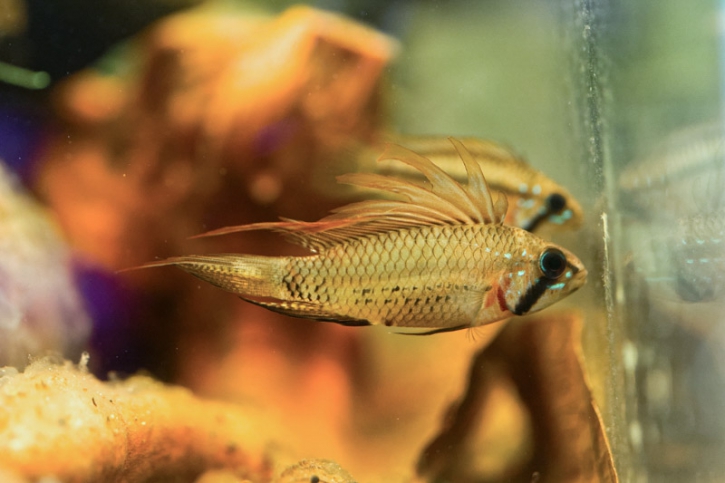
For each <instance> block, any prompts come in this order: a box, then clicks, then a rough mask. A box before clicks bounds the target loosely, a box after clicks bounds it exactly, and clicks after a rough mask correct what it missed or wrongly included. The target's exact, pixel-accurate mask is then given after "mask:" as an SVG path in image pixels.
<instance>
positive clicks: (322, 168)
mask: <svg viewBox="0 0 725 483" xmlns="http://www.w3.org/2000/svg"><path fill="white" fill-rule="evenodd" d="M376 138H377V140H376V141H375V142H371V143H369V144H363V143H360V142H350V143H348V144H347V145H345V146H343V147H341V148H338V150H337V151H335V152H334V153H332V154H330V155H329V160H328V159H327V158H326V157H324V156H323V158H322V159H323V160H324V161H325V162H324V163H318V164H316V166H317V168H316V169H317V171H316V173H315V176H314V182H315V183H316V184H315V186H316V187H317V189H319V190H320V191H321V192H324V193H326V194H332V195H335V194H337V195H338V196H348V197H350V196H353V195H355V194H356V193H357V194H358V195H359V192H358V191H359V190H351V189H345V188H344V187H339V186H338V187H336V186H335V185H333V184H332V183H331V182H330V180H331V178H332V175H339V174H342V173H345V172H372V173H380V174H386V175H395V176H399V177H401V178H407V179H410V180H413V181H415V180H418V181H420V180H422V175H421V174H420V172H418V171H416V170H415V169H414V168H412V167H410V166H408V165H406V164H400V163H395V162H392V161H390V160H385V159H383V160H380V161H378V158H379V155H380V153H381V152H382V150H383V146H384V144H385V143H386V142H392V143H396V144H400V145H401V146H404V147H406V148H408V149H410V150H412V151H415V152H416V153H418V154H420V155H422V156H425V157H427V158H428V159H430V160H431V161H433V162H434V163H435V164H436V165H437V166H439V167H440V168H441V169H443V171H445V172H446V173H448V174H449V175H450V176H451V177H453V179H455V180H456V181H458V182H461V183H466V181H467V175H466V171H465V169H464V167H463V165H462V164H461V163H460V161H459V157H458V153H457V152H456V151H455V149H454V148H453V146H452V145H451V143H450V142H448V140H447V139H446V137H445V136H413V135H401V134H384V133H381V134H379V135H377V136H376ZM460 140H461V141H462V142H463V143H464V144H465V145H466V148H467V149H468V150H469V151H470V152H471V154H472V155H473V158H474V159H475V160H476V162H478V163H479V164H480V165H481V169H482V170H483V172H484V173H485V175H486V181H487V182H488V185H489V187H490V188H491V189H492V190H493V191H499V192H501V193H504V194H505V195H506V197H507V198H508V203H509V210H508V213H507V215H506V223H509V224H511V225H514V226H518V227H519V228H523V229H524V230H527V231H535V230H536V229H538V228H541V227H543V226H550V227H552V226H553V227H562V228H563V229H575V228H578V227H579V226H581V223H582V220H583V212H582V209H581V206H580V205H579V202H578V201H577V200H576V199H575V198H574V197H573V196H572V195H571V193H570V192H569V190H567V189H566V188H564V187H563V186H561V185H560V184H558V183H556V182H555V181H554V180H553V179H551V178H550V177H548V176H547V175H545V174H544V173H542V172H541V171H539V170H537V169H535V168H534V167H533V166H531V165H530V164H528V163H527V162H526V161H525V160H524V159H523V158H522V157H521V156H518V155H517V154H515V153H514V152H513V151H512V150H510V149H508V148H506V147H504V146H503V145H501V144H498V143H495V142H493V141H487V140H483V139H479V138H473V137H463V138H460Z"/></svg>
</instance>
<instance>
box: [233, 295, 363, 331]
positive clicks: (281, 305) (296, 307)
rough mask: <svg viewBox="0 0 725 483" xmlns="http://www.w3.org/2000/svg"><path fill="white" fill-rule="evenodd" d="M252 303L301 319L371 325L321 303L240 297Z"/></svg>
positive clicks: (354, 325)
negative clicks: (323, 306) (334, 311)
mask: <svg viewBox="0 0 725 483" xmlns="http://www.w3.org/2000/svg"><path fill="white" fill-rule="evenodd" d="M239 298H241V299H242V300H245V301H247V302H249V303H251V304H254V305H258V306H260V307H264V308H265V309H267V310H271V311H272V312H277V313H279V314H283V315H288V316H290V317H297V318H300V319H312V320H319V321H322V322H335V323H337V324H342V325H347V326H351V327H361V326H365V325H371V324H370V322H369V321H367V320H365V319H356V318H353V317H347V316H344V315H340V314H335V313H333V312H328V311H326V310H324V309H322V308H321V307H320V306H319V305H317V304H313V303H310V302H283V301H272V300H254V299H251V298H247V297H241V296H240V297H239Z"/></svg>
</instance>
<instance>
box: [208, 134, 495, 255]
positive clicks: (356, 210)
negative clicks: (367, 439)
mask: <svg viewBox="0 0 725 483" xmlns="http://www.w3.org/2000/svg"><path fill="white" fill-rule="evenodd" d="M449 140H450V142H451V143H452V144H453V146H454V147H455V148H456V150H457V151H458V153H459V155H460V157H461V160H462V161H463V163H464V165H465V167H466V172H467V174H468V184H467V185H465V186H464V185H461V184H460V183H458V182H457V181H455V180H454V179H453V178H451V176H450V175H448V174H447V173H446V172H445V171H443V170H442V169H441V168H439V167H438V166H436V165H435V164H434V163H433V162H432V161H430V160H429V159H428V158H426V157H424V156H421V155H419V154H417V153H415V152H413V151H410V150H408V149H406V148H403V147H402V146H398V145H395V144H388V145H387V146H386V149H385V152H384V153H383V154H382V155H381V156H380V158H379V160H387V159H395V160H398V161H401V162H403V163H406V164H408V165H409V166H411V167H413V168H415V169H417V170H418V171H420V172H421V173H422V174H423V175H424V176H425V177H426V178H427V180H428V182H426V183H413V182H410V181H406V180H402V179H399V178H394V177H389V176H382V175H379V174H373V173H351V174H346V175H342V176H340V177H338V181H340V182H341V183H346V184H353V185H356V186H361V187H365V188H369V189H373V190H376V191H380V192H383V193H388V194H392V195H396V196H398V197H402V198H404V200H400V199H398V200H395V199H392V200H391V199H379V200H366V201H360V202H357V203H351V204H349V205H346V206H343V207H341V208H337V209H335V210H333V212H332V214H330V215H329V216H327V217H325V218H322V219H321V220H319V221H316V222H305V221H296V220H291V219H284V218H283V219H282V221H279V222H268V223H255V224H251V225H242V226H233V227H227V228H221V229H219V230H214V231H210V232H207V233H204V234H202V235H197V237H202V236H217V235H225V234H229V233H236V232H242V231H251V230H274V231H279V232H282V233H284V234H285V235H286V236H287V237H288V238H289V239H290V241H292V242H294V243H297V244H299V245H302V246H304V247H306V248H308V249H310V250H312V251H314V252H320V251H323V250H326V249H328V248H330V247H331V246H334V245H336V244H338V243H342V242H345V241H348V240H350V239H354V238H359V237H363V236H366V235H370V234H373V233H381V232H387V231H393V230H399V229H403V228H410V227H415V226H429V225H461V224H465V225H475V224H486V223H502V222H503V219H504V218H505V216H506V209H507V201H506V196H505V195H504V194H503V193H498V196H497V199H496V201H495V202H494V201H493V199H492V197H491V192H490V190H489V188H488V184H487V183H486V179H485V177H484V176H483V173H482V172H481V166H480V165H479V164H478V163H477V162H476V161H475V160H474V159H473V156H472V155H471V154H470V152H469V151H468V150H467V149H466V147H465V146H464V145H463V144H462V143H461V142H460V141H458V140H456V139H453V138H449ZM195 238H196V237H195Z"/></svg>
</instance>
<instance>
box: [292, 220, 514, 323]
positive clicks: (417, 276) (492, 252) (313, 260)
mask: <svg viewBox="0 0 725 483" xmlns="http://www.w3.org/2000/svg"><path fill="white" fill-rule="evenodd" d="M492 227H494V225H461V226H429V227H421V228H418V229H413V230H399V231H393V232H387V233H382V234H378V235H368V236H365V237H361V238H358V239H355V240H352V241H350V243H346V244H341V245H338V246H335V247H333V248H332V249H330V250H328V251H325V252H323V253H321V254H320V255H315V256H310V257H299V258H290V259H289V261H288V266H287V267H286V268H285V269H284V272H286V275H285V276H284V277H283V279H282V281H283V284H284V287H286V291H287V297H286V298H287V300H288V301H289V302H288V305H287V306H288V307H290V308H293V309H296V308H297V307H296V305H297V304H296V303H295V302H301V303H302V304H305V305H309V304H313V305H316V306H317V305H319V306H324V307H326V308H327V310H329V311H330V312H334V313H338V314H341V315H344V316H348V317H351V318H353V319H362V320H367V321H369V322H370V323H372V324H385V325H389V326H397V327H426V326H430V327H455V326H459V325H469V324H472V323H473V322H475V324H474V325H478V324H481V323H486V322H488V321H489V320H486V319H485V318H484V319H480V317H481V316H483V317H486V316H487V315H490V318H493V319H499V318H500V315H501V313H502V310H501V308H500V307H498V304H496V305H495V306H492V307H489V310H488V312H486V311H484V313H481V309H482V304H483V301H484V295H485V294H486V292H487V291H488V290H490V289H491V288H492V280H493V279H494V278H495V279H498V278H499V277H498V276H497V275H498V274H499V273H500V272H501V271H503V270H506V269H511V268H515V267H512V266H511V263H510V262H511V260H510V259H506V258H505V257H504V255H505V254H506V253H510V252H511V250H513V249H514V247H515V238H516V236H515V233H514V232H513V230H509V229H506V228H507V227H502V226H500V225H499V226H495V229H492ZM502 228H503V229H502ZM451 247H455V248H454V249H451ZM506 261H508V262H509V263H508V267H507V266H506V263H505V262H506ZM479 319H480V320H479Z"/></svg>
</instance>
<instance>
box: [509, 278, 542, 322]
mask: <svg viewBox="0 0 725 483" xmlns="http://www.w3.org/2000/svg"><path fill="white" fill-rule="evenodd" d="M549 285H551V280H549V279H548V278H546V277H539V278H538V279H536V282H535V283H533V284H532V285H531V286H530V287H529V288H528V290H526V292H525V293H524V295H523V296H522V297H521V298H520V299H519V301H518V302H517V303H516V307H514V309H513V310H512V311H511V312H512V313H513V314H514V315H524V314H525V313H527V312H528V311H529V310H531V307H533V306H534V304H535V303H536V302H538V301H539V299H540V298H541V296H542V295H544V293H545V292H546V289H547V288H549Z"/></svg>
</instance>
